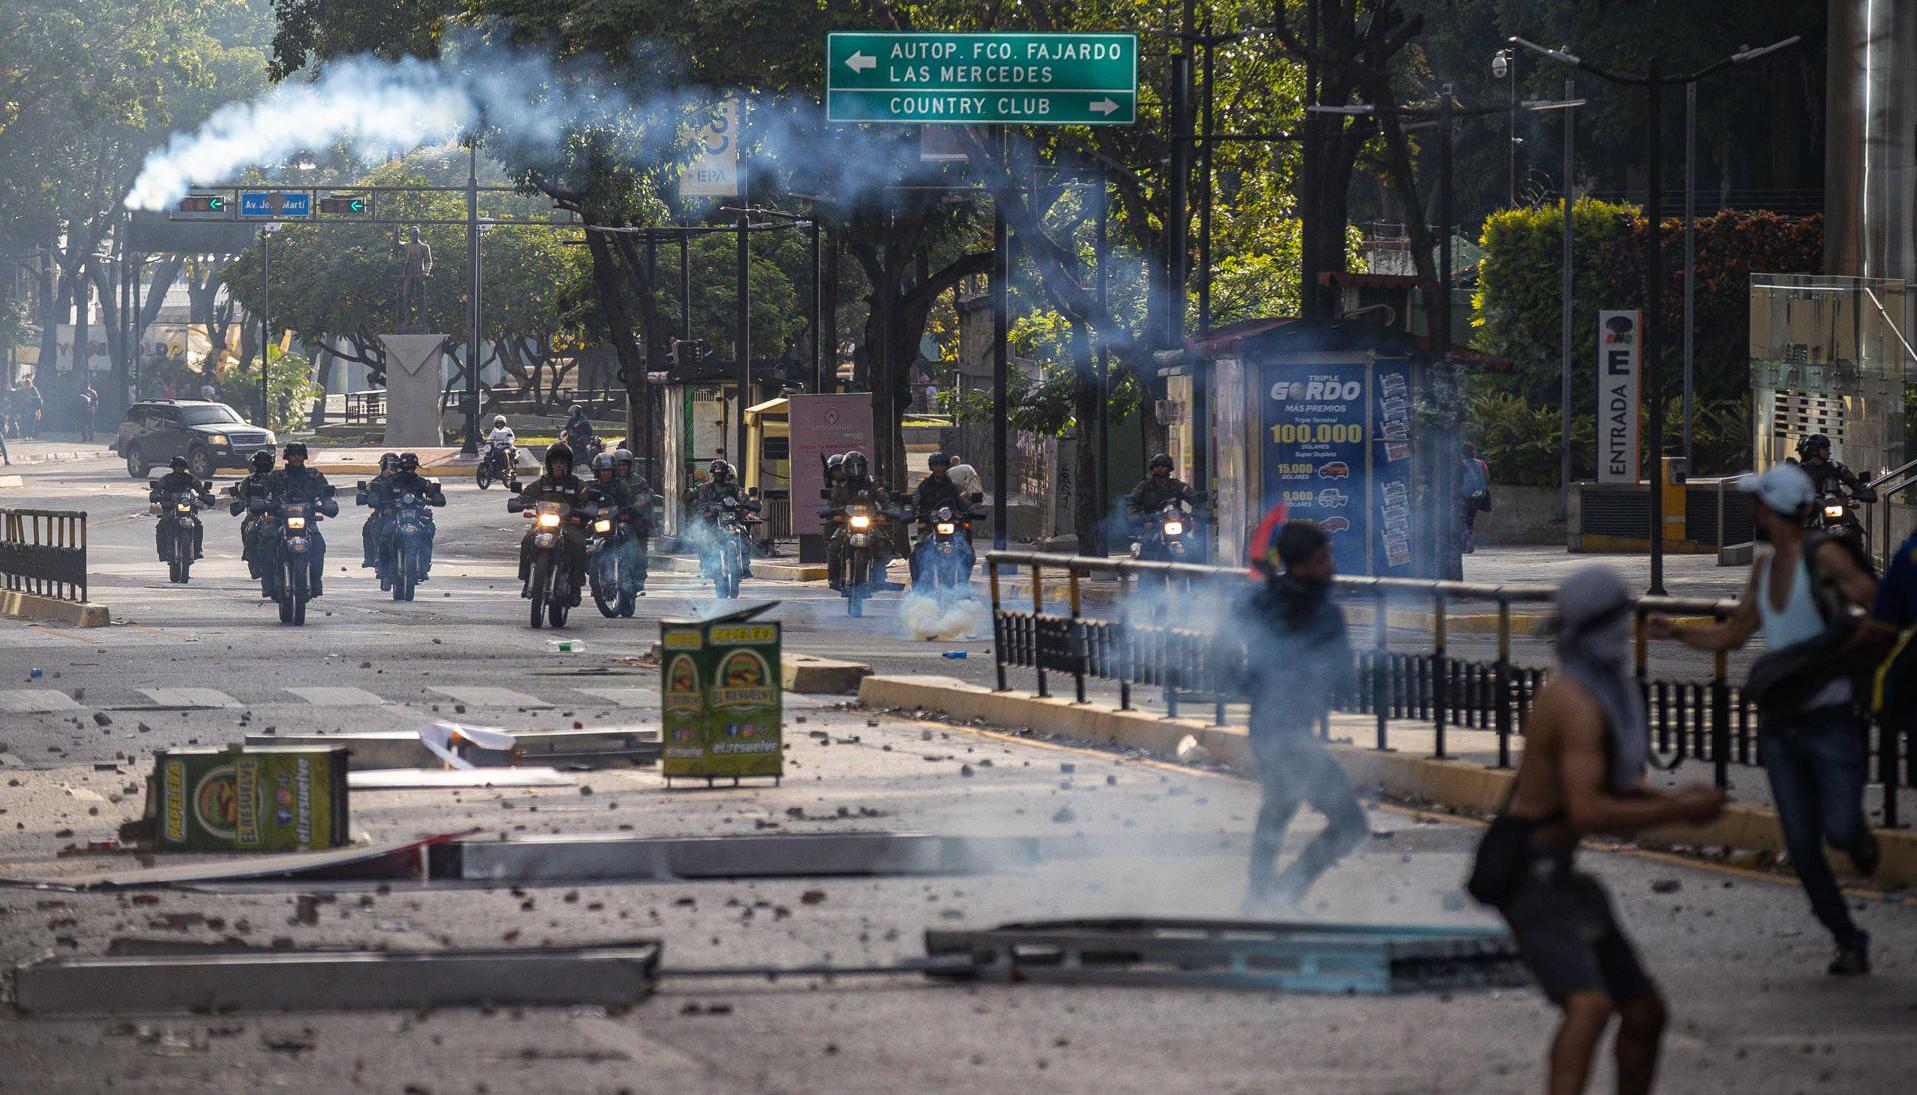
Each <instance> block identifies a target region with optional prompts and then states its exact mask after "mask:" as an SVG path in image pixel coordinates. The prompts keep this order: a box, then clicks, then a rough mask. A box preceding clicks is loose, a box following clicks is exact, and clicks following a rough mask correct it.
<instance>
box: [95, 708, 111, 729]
mask: <svg viewBox="0 0 1917 1095" xmlns="http://www.w3.org/2000/svg"><path fill="white" fill-rule="evenodd" d="M93 724H94V725H95V726H112V725H113V717H112V716H110V715H108V714H107V713H106V712H105V711H95V712H94V713H93Z"/></svg>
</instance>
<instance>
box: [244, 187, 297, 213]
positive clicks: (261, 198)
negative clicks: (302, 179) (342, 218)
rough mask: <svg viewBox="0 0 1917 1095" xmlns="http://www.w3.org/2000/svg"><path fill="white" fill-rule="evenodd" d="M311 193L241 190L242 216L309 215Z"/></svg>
mask: <svg viewBox="0 0 1917 1095" xmlns="http://www.w3.org/2000/svg"><path fill="white" fill-rule="evenodd" d="M312 215H313V194H312V192H311V191H307V190H242V191H240V216H242V217H310V216H312Z"/></svg>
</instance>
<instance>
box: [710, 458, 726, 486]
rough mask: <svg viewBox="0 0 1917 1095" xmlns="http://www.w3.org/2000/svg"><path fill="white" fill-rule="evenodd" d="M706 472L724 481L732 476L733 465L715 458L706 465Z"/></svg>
mask: <svg viewBox="0 0 1917 1095" xmlns="http://www.w3.org/2000/svg"><path fill="white" fill-rule="evenodd" d="M706 474H707V475H710V476H712V477H713V478H714V479H716V480H718V481H719V482H721V483H723V482H725V481H726V480H728V479H730V478H732V465H731V464H728V463H726V462H725V461H723V460H714V461H713V462H712V463H710V464H707V465H706Z"/></svg>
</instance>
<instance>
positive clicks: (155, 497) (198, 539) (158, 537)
mask: <svg viewBox="0 0 1917 1095" xmlns="http://www.w3.org/2000/svg"><path fill="white" fill-rule="evenodd" d="M179 491H190V492H191V493H192V494H193V495H194V497H196V498H198V499H199V500H200V504H201V505H203V506H205V507H207V508H208V509H211V508H212V507H213V496H212V495H210V494H208V493H206V492H205V491H204V490H201V489H200V481H199V480H198V479H195V478H193V475H192V473H191V472H186V471H169V472H167V473H166V474H165V475H162V476H161V477H160V485H159V487H158V488H157V489H155V490H151V491H148V492H147V496H146V500H147V501H149V502H158V501H159V500H160V499H162V498H165V497H166V496H167V495H169V494H174V493H176V492H179ZM205 540H206V525H205V524H197V525H194V526H193V557H194V558H195V559H198V558H199V557H200V547H201V544H202V543H204V542H205ZM153 547H154V550H156V551H158V552H159V553H160V558H162V559H164V558H166V522H165V521H155V522H154V523H153Z"/></svg>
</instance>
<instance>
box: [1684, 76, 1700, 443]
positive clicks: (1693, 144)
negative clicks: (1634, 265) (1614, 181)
mask: <svg viewBox="0 0 1917 1095" xmlns="http://www.w3.org/2000/svg"><path fill="white" fill-rule="evenodd" d="M1696 299H1697V81H1695V80H1693V81H1691V82H1690V83H1687V84H1685V85H1684V471H1685V474H1687V475H1688V474H1689V473H1690V471H1691V401H1692V389H1693V387H1694V378H1695V370H1694V368H1693V362H1694V358H1693V355H1692V351H1693V349H1694V347H1693V345H1692V342H1693V339H1692V335H1693V334H1694V333H1695V331H1696V327H1697V321H1696V320H1695V319H1694V318H1693V317H1695V316H1696V315H1697V311H1696V308H1695V305H1694V302H1695V301H1696Z"/></svg>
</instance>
